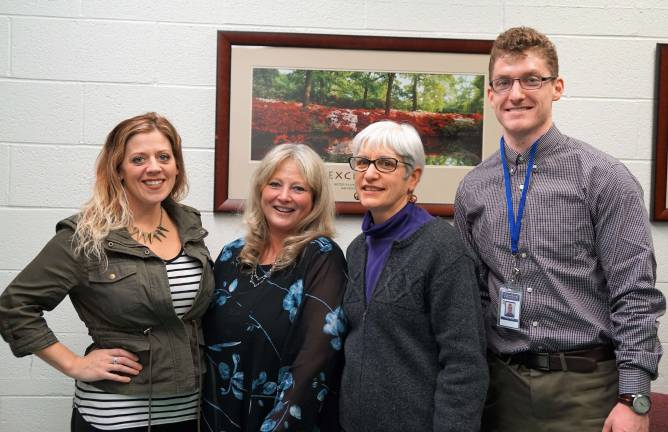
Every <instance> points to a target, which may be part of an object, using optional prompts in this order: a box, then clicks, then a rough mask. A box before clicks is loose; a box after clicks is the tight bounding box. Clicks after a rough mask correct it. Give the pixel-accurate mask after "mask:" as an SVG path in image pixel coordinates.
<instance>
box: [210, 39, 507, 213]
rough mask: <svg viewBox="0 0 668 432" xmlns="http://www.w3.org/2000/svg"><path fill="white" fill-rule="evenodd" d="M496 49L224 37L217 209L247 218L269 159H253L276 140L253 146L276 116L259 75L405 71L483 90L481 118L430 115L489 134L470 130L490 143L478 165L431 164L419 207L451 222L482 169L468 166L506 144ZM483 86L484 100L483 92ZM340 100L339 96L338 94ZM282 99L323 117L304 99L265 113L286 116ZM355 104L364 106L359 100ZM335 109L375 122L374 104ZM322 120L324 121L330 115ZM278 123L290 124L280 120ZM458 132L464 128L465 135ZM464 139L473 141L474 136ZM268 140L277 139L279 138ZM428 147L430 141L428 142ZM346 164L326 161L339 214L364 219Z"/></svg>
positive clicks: (453, 42)
mask: <svg viewBox="0 0 668 432" xmlns="http://www.w3.org/2000/svg"><path fill="white" fill-rule="evenodd" d="M491 46H492V41H486V40H463V39H427V38H402V37H377V36H348V35H322V34H292V33H262V32H231V31H220V32H218V59H217V77H216V143H215V146H216V156H215V158H216V160H215V186H214V211H217V212H240V211H241V210H242V209H243V202H244V200H245V198H246V196H247V194H248V187H249V184H250V179H251V177H252V172H253V171H254V167H255V166H256V165H257V164H258V163H259V162H258V159H259V158H260V157H259V156H257V155H256V156H253V155H251V153H252V152H253V153H256V154H260V155H261V154H262V152H261V151H260V150H262V145H264V146H265V147H266V143H265V144H262V145H261V144H256V143H255V141H253V140H254V139H256V138H257V137H258V136H260V135H261V134H262V133H264V135H262V136H263V137H265V138H266V135H267V133H266V132H265V131H258V130H259V129H262V128H261V127H258V122H257V121H256V122H255V123H254V120H253V119H254V118H255V119H256V120H257V118H259V114H258V112H259V111H256V110H260V109H267V108H266V107H265V108H258V103H257V101H262V102H266V101H267V99H266V98H264V99H263V98H259V97H256V96H254V94H255V93H254V92H257V91H258V90H257V87H258V86H259V84H258V80H257V79H256V78H254V77H257V76H259V75H258V74H260V73H264V72H267V73H269V74H273V75H274V76H277V75H280V74H282V75H283V76H285V77H287V76H289V74H293V75H296V74H298V73H302V74H306V73H310V71H315V72H314V73H327V74H329V75H328V76H330V77H336V76H338V75H336V74H344V75H345V74H346V73H347V74H348V75H351V76H352V74H355V73H366V74H372V73H374V74H377V75H378V76H380V75H382V74H388V76H389V75H390V74H395V75H396V76H400V77H404V80H406V79H407V78H406V77H407V76H413V75H417V74H420V75H424V76H427V77H428V78H429V79H432V80H436V79H443V80H445V79H446V78H447V79H449V80H451V81H452V80H455V81H456V82H460V81H461V82H465V83H469V84H470V85H471V86H472V87H470V88H468V90H467V91H468V92H469V93H471V92H472V93H471V94H473V93H475V100H474V98H473V96H471V100H472V101H474V102H475V103H477V104H479V105H476V106H477V107H478V108H477V109H479V111H480V113H479V114H478V115H475V113H474V114H459V113H447V112H440V113H429V114H433V116H435V117H434V118H436V117H438V116H440V117H439V118H445V121H446V123H447V121H450V120H452V119H453V118H454V120H452V121H451V123H447V124H448V125H451V127H450V129H447V131H448V133H450V132H451V131H452V130H453V129H456V131H455V132H458V131H460V130H464V131H465V132H466V131H467V129H466V127H468V126H470V127H471V130H473V128H474V127H477V128H479V130H480V131H479V132H470V133H469V135H471V136H477V135H475V134H476V133H478V135H479V136H480V138H479V140H480V143H479V144H478V147H476V148H478V149H479V151H478V152H477V153H475V154H476V156H475V158H473V159H472V158H469V159H466V158H460V159H457V160H456V163H458V164H462V163H464V164H469V165H463V166H452V165H449V164H448V163H449V162H450V159H448V158H446V157H444V156H443V155H439V154H438V152H436V153H435V155H432V156H434V157H432V159H431V160H435V161H440V162H436V164H435V165H430V163H429V160H430V159H429V158H428V164H427V166H425V172H424V175H423V176H422V181H421V183H420V186H419V187H418V189H417V190H416V194H417V195H418V198H419V201H418V203H419V204H420V205H421V206H423V207H424V208H426V209H427V210H428V211H429V212H431V213H432V214H434V215H443V216H451V215H452V213H453V201H454V193H455V191H456V187H457V185H458V183H459V181H460V180H461V179H462V178H463V176H464V175H465V174H466V173H467V172H468V171H470V170H471V169H472V168H473V166H474V165H475V164H476V163H477V162H466V160H477V161H478V162H479V160H482V159H484V158H485V157H487V156H489V155H490V154H492V153H493V152H494V151H495V150H496V148H497V147H498V139H499V137H500V136H501V129H500V126H499V124H498V122H497V121H496V118H495V116H494V113H493V111H492V108H491V107H490V106H489V102H488V100H487V97H486V91H487V82H488V81H489V77H488V73H487V67H488V62H489V51H490V49H491ZM304 71H306V72H304ZM411 74H412V75H411ZM448 76H450V77H449V78H448ZM439 77H440V78H439ZM286 79H287V78H286ZM331 79H334V78H331ZM415 79H416V80H417V78H415ZM388 81H389V82H390V84H388V85H387V88H389V89H390V90H389V91H388V93H390V92H391V91H392V89H393V87H392V84H391V81H390V80H389V79H388ZM455 81H452V82H455ZM481 82H482V89H481V91H482V95H481V96H482V100H481V99H480V95H478V91H479V90H480V83H481ZM473 86H475V88H474V87H473ZM471 89H473V90H471ZM265 90H266V89H265ZM467 94H468V93H467ZM365 96H366V94H365ZM415 98H416V99H417V97H415ZM307 100H308V99H307ZM334 100H339V99H336V98H335V97H334ZM254 102H255V105H254ZM279 102H280V103H281V104H284V105H285V104H287V103H291V104H297V105H298V106H300V107H301V108H302V110H306V108H309V109H312V110H315V108H313V106H312V105H307V103H304V102H306V100H303V101H301V102H291V101H284V100H280V101H278V102H277V101H275V100H269V102H268V103H269V108H268V109H269V111H266V112H264V115H271V114H272V113H274V112H275V113H276V115H279V114H280V112H279ZM346 102H347V103H359V101H354V100H353V101H352V102H351V101H346ZM299 103H301V105H299ZM264 105H267V104H266V103H265V104H263V106H264ZM317 108H318V109H320V110H321V111H322V110H323V109H325V108H323V107H322V106H318V107H317ZM331 109H337V110H347V111H346V112H349V113H351V114H350V115H351V116H356V117H355V118H357V119H358V120H359V122H358V123H355V125H359V124H361V123H363V121H362V120H364V121H365V122H368V121H370V120H369V118H366V117H365V118H364V119H362V117H364V116H365V115H366V113H367V111H369V110H367V109H366V108H364V107H363V108H360V109H357V110H356V109H353V108H350V107H348V108H338V107H337V108H331ZM272 110H273V111H272ZM388 110H389V111H388ZM395 111H396V112H395ZM399 111H401V110H394V109H389V108H387V107H386V111H385V112H386V113H387V112H389V113H390V114H389V115H390V118H394V117H392V116H393V115H394V116H395V117H397V116H398V117H397V119H401V118H404V117H405V116H406V115H408V114H405V112H406V111H405V110H404V111H402V112H401V113H399ZM412 112H413V114H411V115H413V116H418V117H419V116H424V115H425V114H424V112H422V111H420V110H415V111H412ZM298 114H299V113H298ZM400 114H401V115H400ZM299 115H301V114H299ZM401 116H403V117H401ZM448 116H450V117H448ZM467 116H468V117H467ZM322 117H323V116H322V115H321V116H320V118H322ZM371 117H373V116H371ZM371 117H370V118H371ZM264 118H267V117H264ZM327 118H329V117H327ZM360 119H361V120H360ZM448 119H450V120H448ZM272 120H276V119H272ZM430 121H431V120H430ZM453 122H454V123H453ZM476 122H479V124H478V123H476ZM272 123H279V124H281V122H280V121H279V122H272ZM432 123H433V122H432ZM430 124H431V123H430ZM452 125H456V128H455V126H452ZM467 125H468V126H467ZM320 129H322V127H320ZM350 129H351V128H350V127H348V129H346V130H347V131H349V132H350V136H348V137H346V139H350V138H351V137H352V135H354V133H356V132H359V130H354V128H352V129H353V130H350ZM360 129H361V127H360ZM476 131H477V129H476ZM332 134H338V135H337V137H338V136H339V135H340V134H341V131H339V130H337V131H336V132H332ZM462 134H464V135H466V133H464V132H462ZM295 136H296V138H295ZM439 136H440V135H439ZM309 137H310V135H309V136H307V138H303V134H301V135H295V134H292V135H290V133H286V134H283V135H280V137H279V136H278V135H275V136H273V141H272V142H277V140H280V139H286V140H289V141H292V142H294V140H295V139H296V140H297V142H299V140H300V139H304V143H306V144H309V142H308V138H309ZM268 139H269V140H271V139H272V136H270V137H269V138H268ZM319 139H322V137H319ZM325 139H330V140H335V139H336V137H334V136H329V137H327V136H326V137H325ZM265 141H266V139H265ZM424 141H425V137H423V142H424ZM467 143H468V142H467ZM469 145H470V144H469ZM312 147H313V146H312ZM425 148H426V144H425ZM328 149H329V147H328ZM344 149H345V146H344ZM328 151H329V150H328ZM467 155H469V153H467ZM321 156H322V154H321ZM428 156H429V155H428ZM346 158H347V156H346V155H345V152H343V153H340V154H336V158H335V161H331V160H330V161H328V160H325V162H326V166H327V169H328V170H329V177H330V180H331V181H332V182H333V183H332V184H333V186H334V189H335V198H336V208H337V212H338V213H339V214H361V213H363V212H364V209H363V208H362V206H361V205H360V204H359V203H357V202H355V200H354V198H353V192H354V185H353V176H352V171H351V170H350V167H349V166H348V165H347V163H346V162H345V159H346ZM462 160H464V161H465V162H462Z"/></svg>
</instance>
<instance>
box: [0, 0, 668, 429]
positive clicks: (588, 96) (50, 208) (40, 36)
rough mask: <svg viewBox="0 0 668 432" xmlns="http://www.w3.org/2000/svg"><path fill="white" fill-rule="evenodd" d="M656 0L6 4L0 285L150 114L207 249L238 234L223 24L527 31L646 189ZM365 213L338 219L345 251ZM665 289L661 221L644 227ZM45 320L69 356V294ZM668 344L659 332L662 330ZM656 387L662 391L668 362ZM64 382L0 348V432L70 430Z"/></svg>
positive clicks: (457, 32) (578, 133) (571, 119)
mask: <svg viewBox="0 0 668 432" xmlns="http://www.w3.org/2000/svg"><path fill="white" fill-rule="evenodd" d="M666 23H668V5H666V4H664V2H658V1H655V0H591V1H582V0H552V1H549V2H548V1H545V0H531V1H529V0H454V1H443V0H422V1H414V0H410V1H409V0H394V1H388V0H340V1H336V2H334V1H324V0H308V1H307V0H293V1H288V0H272V1H268V0H264V1H262V0H198V1H195V2H182V1H173V0H170V1H166V0H144V1H141V2H138V1H133V0H118V1H113V2H111V1H102V0H50V1H46V0H42V1H37V0H0V239H1V240H2V243H1V247H0V289H4V286H6V285H7V284H8V283H9V281H10V280H11V279H12V278H13V277H14V276H15V275H16V273H17V272H18V271H19V270H20V269H21V268H23V267H24V266H25V265H26V264H27V263H28V262H29V261H30V260H31V259H32V257H33V256H34V255H35V254H36V253H37V251H39V249H40V248H41V246H42V245H43V244H44V243H45V242H46V241H47V240H48V239H49V238H50V237H51V235H52V234H53V232H54V224H55V223H56V221H58V220H59V219H60V218H62V217H65V216H67V215H69V214H71V213H73V212H75V211H76V210H77V208H78V207H79V206H80V205H81V203H82V202H83V201H84V200H85V199H86V198H87V197H88V195H89V192H90V185H91V179H92V175H93V164H94V160H95V157H96V155H97V152H98V150H99V148H100V145H101V143H102V142H103V140H104V137H105V135H106V134H107V132H108V131H109V130H110V129H111V127H113V126H114V125H115V124H117V123H118V122H119V121H120V120H121V119H123V118H126V117H129V116H132V115H135V114H138V113H142V112H146V111H158V112H160V113H162V114H164V115H166V116H167V117H168V118H170V119H171V120H172V121H173V122H174V124H175V125H176V127H177V129H178V130H179V131H180V133H181V135H182V136H183V140H184V143H185V156H186V164H187V168H188V174H189V176H190V180H191V193H190V196H189V197H188V199H187V200H186V202H187V203H188V204H190V205H193V206H195V207H198V208H199V209H201V210H202V211H203V215H204V223H205V225H206V226H207V227H208V228H209V229H210V231H211V236H210V237H209V239H208V245H209V247H210V248H211V250H212V252H213V253H214V254H216V253H217V252H218V250H219V249H220V247H221V246H222V245H223V243H224V242H226V241H229V240H231V239H233V238H234V237H235V236H238V235H240V234H241V233H242V227H241V223H240V220H239V217H238V216H233V215H221V214H216V215H214V214H213V213H212V211H211V210H212V201H213V161H214V114H215V60H216V31H217V30H221V29H224V30H242V31H280V32H307V33H342V34H344V33H345V34H360V35H388V36H412V37H443V38H450V37H452V38H472V39H493V38H494V37H495V36H496V35H497V34H498V33H499V32H500V31H502V30H503V29H505V28H507V27H511V26H514V25H520V24H523V25H530V26H534V27H536V28H538V29H539V30H541V31H543V32H545V33H547V34H548V35H550V36H551V37H552V39H553V40H554V42H555V43H556V44H557V48H558V50H559V54H560V58H561V72H562V75H563V76H564V77H565V81H566V94H565V97H564V98H563V99H562V101H560V102H558V103H557V104H556V106H555V117H556V120H557V123H558V125H559V126H560V128H561V129H562V131H563V132H565V133H567V134H570V135H573V136H575V137H578V138H582V139H584V140H587V141H589V142H590V143H591V144H593V145H594V146H596V147H598V148H600V149H602V150H604V151H607V152H609V153H611V154H612V155H614V156H616V157H618V158H620V159H621V160H623V161H624V163H626V165H627V166H628V167H629V168H630V170H631V171H632V172H633V173H634V174H635V175H636V176H637V177H638V179H639V180H640V183H641V184H642V186H643V188H644V190H645V196H646V199H647V203H648V204H649V197H650V193H651V186H650V185H651V172H652V145H653V143H652V131H653V122H654V113H653V105H654V94H655V90H654V83H655V45H656V43H657V42H668V26H667V25H666ZM359 222H360V219H359V218H357V217H340V218H339V219H338V220H337V225H338V230H339V237H338V240H339V242H340V243H341V245H342V246H343V247H344V248H345V247H346V246H347V245H348V243H349V242H350V240H351V239H352V238H353V237H354V236H355V235H356V233H357V232H358V227H359ZM653 234H654V243H655V246H656V250H657V265H658V269H657V276H658V282H659V284H658V285H659V287H660V288H661V289H662V290H663V291H664V292H667V293H668V224H665V223H664V224H658V223H657V224H654V225H653ZM47 319H48V321H49V323H50V324H51V326H52V328H53V329H54V330H55V331H56V332H57V334H58V336H59V337H60V338H61V340H63V341H64V342H65V343H66V344H67V345H68V346H70V347H71V348H73V349H74V350H79V351H81V350H82V349H83V348H84V347H85V346H86V345H87V344H88V340H89V338H88V336H87V335H86V332H85V329H84V327H83V326H82V325H81V323H80V322H79V320H78V318H77V316H76V313H75V312H74V310H73V308H72V307H71V305H70V304H69V302H68V301H66V302H64V303H63V304H61V305H60V306H59V307H58V308H57V309H56V310H55V311H53V312H50V313H48V314H47ZM661 333H662V335H663V336H662V341H663V343H664V344H665V343H666V342H668V330H667V329H666V328H664V329H662V331H661ZM666 364H667V363H666V362H663V365H662V367H661V372H662V377H661V378H659V380H658V382H656V383H655V385H654V389H655V390H659V391H664V392H668V366H666ZM71 394H72V382H71V380H70V379H67V378H65V377H63V376H62V375H60V374H59V373H58V372H55V371H54V370H53V369H51V368H50V367H48V366H46V365H45V364H44V363H43V362H41V361H40V360H39V359H37V358H34V357H32V356H31V357H26V358H22V359H16V358H14V357H13V356H12V355H11V353H10V351H9V349H8V347H7V346H6V344H4V343H0V430H2V431H8V432H9V431H25V432H29V431H66V430H68V427H69V426H68V423H69V415H70V409H71Z"/></svg>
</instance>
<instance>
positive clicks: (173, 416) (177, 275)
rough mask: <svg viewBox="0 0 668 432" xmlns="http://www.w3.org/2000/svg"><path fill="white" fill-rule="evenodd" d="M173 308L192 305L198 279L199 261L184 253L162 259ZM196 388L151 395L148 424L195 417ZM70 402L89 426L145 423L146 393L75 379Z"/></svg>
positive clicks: (111, 427) (182, 310) (119, 426)
mask: <svg viewBox="0 0 668 432" xmlns="http://www.w3.org/2000/svg"><path fill="white" fill-rule="evenodd" d="M165 267H166V270H167V276H168V278H169V288H170V290H171V293H172V303H173V304H174V310H175V311H176V314H177V315H178V316H179V317H182V316H183V315H184V314H185V313H186V312H187V311H188V310H189V309H190V307H191V306H192V304H193V301H194V300H195V296H196V294H197V289H198V288H199V284H200V280H201V279H202V264H201V263H200V262H199V261H197V260H196V259H193V258H191V257H189V256H187V255H186V254H185V253H184V252H183V250H181V252H179V255H178V256H177V257H176V258H174V259H171V260H169V261H165ZM198 403H199V394H198V392H194V393H189V394H184V395H174V396H160V397H156V396H154V397H153V398H152V401H151V406H152V408H151V424H153V425H159V424H168V423H179V422H182V421H188V420H194V419H196V418H197V404H198ZM74 406H75V407H76V409H77V410H78V411H79V413H80V414H81V416H82V417H83V418H84V419H85V420H86V421H87V422H88V423H89V424H90V425H91V426H93V427H96V428H98V429H102V430H119V429H126V428H135V427H146V426H148V411H149V406H148V395H147V396H126V395H120V394H112V393H106V392H104V391H102V390H99V389H98V388H96V387H93V386H92V385H90V384H87V383H84V382H80V381H77V382H76V388H75V391H74Z"/></svg>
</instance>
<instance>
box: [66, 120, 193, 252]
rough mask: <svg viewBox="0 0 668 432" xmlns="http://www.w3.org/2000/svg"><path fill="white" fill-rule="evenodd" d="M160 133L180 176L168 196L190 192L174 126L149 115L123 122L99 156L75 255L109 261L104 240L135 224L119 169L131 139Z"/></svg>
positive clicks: (78, 229) (178, 196)
mask: <svg viewBox="0 0 668 432" xmlns="http://www.w3.org/2000/svg"><path fill="white" fill-rule="evenodd" d="M156 130H157V131H159V132H160V133H162V134H163V135H164V136H165V138H167V139H168V140H169V142H170V143H171V145H172V152H173V153H174V159H175V161H176V166H177V168H178V170H179V175H178V176H177V177H176V181H175V184H174V188H173V189H172V192H171V193H170V195H169V197H170V198H172V199H173V200H174V201H179V200H181V199H182V198H183V197H184V196H185V195H186V194H187V192H188V179H187V177H186V172H185V166H184V163H183V152H182V150H181V137H180V136H179V134H178V133H177V132H176V129H175V128H174V126H173V125H172V124H171V123H170V122H169V120H167V119H166V118H164V117H162V116H161V115H159V114H156V113H154V112H149V113H146V114H142V115H138V116H136V117H132V118H129V119H126V120H123V121H122V122H120V123H119V124H118V125H117V126H116V127H115V128H114V129H112V131H111V132H109V135H107V140H106V142H105V143H104V146H103V147H102V150H101V151H100V154H99V155H98V157H97V162H96V169H95V185H94V186H93V196H92V197H91V198H90V200H88V202H87V203H86V204H84V205H83V207H82V208H81V212H80V213H79V219H78V221H77V227H76V230H75V231H74V244H75V249H74V252H75V253H76V254H83V255H84V257H86V258H87V259H93V258H95V259H98V260H106V254H105V253H104V247H103V243H104V239H105V237H106V236H107V235H108V234H109V232H110V231H112V230H115V229H120V228H125V227H128V226H132V225H133V215H132V212H131V211H130V208H129V206H128V198H127V195H126V193H125V188H124V187H123V182H122V181H121V178H120V174H119V169H120V166H121V164H122V162H123V158H124V156H125V146H126V144H127V143H128V141H130V139H131V138H132V137H133V136H135V135H137V134H142V133H150V132H153V131H156Z"/></svg>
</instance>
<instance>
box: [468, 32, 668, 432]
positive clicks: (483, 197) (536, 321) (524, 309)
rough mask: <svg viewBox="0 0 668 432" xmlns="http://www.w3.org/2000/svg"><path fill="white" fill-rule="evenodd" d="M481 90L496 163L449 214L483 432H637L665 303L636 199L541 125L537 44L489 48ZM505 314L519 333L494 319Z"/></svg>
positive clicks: (593, 156) (555, 71)
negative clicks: (484, 392) (474, 280)
mask: <svg viewBox="0 0 668 432" xmlns="http://www.w3.org/2000/svg"><path fill="white" fill-rule="evenodd" d="M489 77H490V84H489V88H488V90H487V97H488V99H489V102H490V104H491V105H492V107H493V108H494V112H495V114H496V117H497V119H498V120H499V122H500V123H501V126H502V128H503V136H502V137H501V139H500V144H499V151H498V152H496V153H495V154H493V155H492V156H491V157H490V158H488V159H487V160H485V161H483V162H482V163H481V164H480V165H479V166H478V167H476V168H475V169H473V170H472V171H471V172H470V173H469V174H468V175H467V176H466V177H465V178H464V180H463V181H462V182H461V184H460V186H459V189H458V191H457V197H456V200H455V222H456V225H457V227H458V228H459V230H460V232H461V235H462V237H463V238H464V240H465V241H466V242H467V243H468V245H469V246H470V248H471V250H472V251H473V252H474V254H475V255H476V257H477V260H478V264H479V272H480V273H479V275H480V283H481V299H482V302H483V311H484V314H485V321H486V327H487V334H488V346H489V349H490V356H489V358H490V389H489V393H488V400H487V404H486V409H485V414H484V417H483V430H487V431H512V432H518V431H532V432H533V431H547V430H549V431H568V432H574V431H578V432H583V431H595V432H600V431H601V430H603V431H615V432H617V431H634V432H635V431H642V432H646V431H647V430H648V428H649V419H648V416H647V412H648V410H649V408H650V406H651V401H650V399H649V393H650V381H651V380H652V379H654V378H656V375H657V365H658V363H659V359H660V357H661V353H662V350H661V345H660V343H659V340H658V338H657V326H658V325H657V318H658V317H659V316H660V315H662V314H663V312H664V310H665V299H664V297H663V295H662V294H661V292H660V291H659V290H657V289H656V288H655V286H654V282H655V273H656V262H655V259H654V251H653V248H652V240H651V234H650V226H649V222H648V216H647V212H646V209H645V207H644V203H643V199H642V190H641V188H640V186H639V184H638V182H637V180H636V179H635V178H634V177H633V175H631V173H630V172H629V171H628V170H627V169H626V167H625V166H624V165H623V164H622V163H621V162H619V161H618V160H616V159H614V158H612V157H611V156H609V155H607V154H605V153H603V152H601V151H599V150H596V149H595V148H593V147H591V146H590V145H588V144H586V143H584V142H582V141H579V140H576V139H574V138H571V137H568V136H566V135H563V134H562V133H561V132H560V131H559V129H557V127H556V126H555V125H554V123H553V122H552V103H553V102H555V101H557V100H559V98H560V97H561V95H562V93H563V91H564V81H563V79H562V78H561V77H560V76H559V66H558V60H557V53H556V49H555V47H554V45H553V44H552V42H550V40H549V39H548V38H547V37H546V36H545V35H543V34H541V33H539V32H537V31H535V30H533V29H531V28H526V27H519V28H512V29H509V30H507V31H506V32H504V33H502V34H501V35H499V37H498V38H497V39H496V41H495V42H494V46H493V48H492V54H491V58H490V63H489ZM509 302H512V303H513V305H514V310H515V312H514V316H515V317H519V320H517V319H508V318H506V317H505V314H504V311H503V310H502V307H503V305H504V304H507V303H509Z"/></svg>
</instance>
